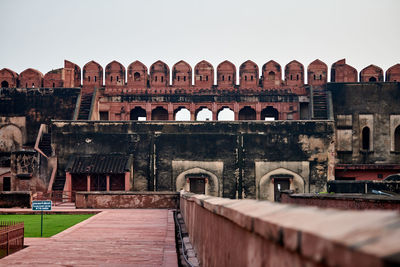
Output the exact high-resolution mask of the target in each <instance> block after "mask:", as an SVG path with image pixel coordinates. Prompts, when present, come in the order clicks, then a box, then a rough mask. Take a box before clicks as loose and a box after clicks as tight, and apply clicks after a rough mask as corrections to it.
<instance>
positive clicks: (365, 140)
mask: <svg viewBox="0 0 400 267" xmlns="http://www.w3.org/2000/svg"><path fill="white" fill-rule="evenodd" d="M361 139H362V149H363V150H366V151H369V150H370V146H369V144H370V130H369V128H368V127H364V128H363V129H362V134H361Z"/></svg>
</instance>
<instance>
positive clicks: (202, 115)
mask: <svg viewBox="0 0 400 267" xmlns="http://www.w3.org/2000/svg"><path fill="white" fill-rule="evenodd" d="M211 120H212V111H211V110H209V109H208V108H202V109H201V110H200V111H199V112H197V115H196V121H211Z"/></svg>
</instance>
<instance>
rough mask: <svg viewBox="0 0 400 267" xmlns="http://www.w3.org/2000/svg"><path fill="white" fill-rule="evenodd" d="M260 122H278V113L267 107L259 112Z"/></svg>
mask: <svg viewBox="0 0 400 267" xmlns="http://www.w3.org/2000/svg"><path fill="white" fill-rule="evenodd" d="M261 120H263V121H274V120H279V112H278V110H277V109H275V108H273V107H272V106H268V107H266V108H265V109H263V110H261Z"/></svg>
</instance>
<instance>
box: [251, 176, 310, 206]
mask: <svg viewBox="0 0 400 267" xmlns="http://www.w3.org/2000/svg"><path fill="white" fill-rule="evenodd" d="M288 189H289V190H293V191H294V192H295V193H304V192H305V189H306V181H305V180H304V178H303V177H302V176H300V175H299V174H298V173H296V172H293V171H291V170H288V169H285V168H278V169H275V170H273V171H270V172H269V173H267V174H265V175H264V176H263V177H262V178H261V179H260V183H259V189H258V198H259V199H267V200H270V201H279V198H280V192H281V191H283V190H288Z"/></svg>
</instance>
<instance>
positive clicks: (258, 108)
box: [256, 103, 261, 121]
mask: <svg viewBox="0 0 400 267" xmlns="http://www.w3.org/2000/svg"><path fill="white" fill-rule="evenodd" d="M256 120H258V121H260V120H261V104H260V103H257V104H256Z"/></svg>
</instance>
